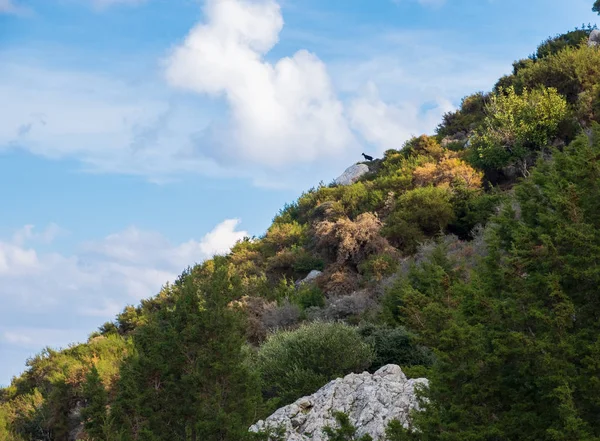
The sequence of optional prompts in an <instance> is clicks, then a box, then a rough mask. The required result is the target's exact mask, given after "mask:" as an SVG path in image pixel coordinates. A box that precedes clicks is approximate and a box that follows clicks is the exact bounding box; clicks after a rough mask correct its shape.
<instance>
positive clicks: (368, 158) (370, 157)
mask: <svg viewBox="0 0 600 441" xmlns="http://www.w3.org/2000/svg"><path fill="white" fill-rule="evenodd" d="M362 155H363V156H364V157H365V160H367V161H372V160H373V157H372V156H369V155H365V154H364V153H363V154H362Z"/></svg>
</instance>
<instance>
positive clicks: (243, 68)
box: [166, 0, 356, 168]
mask: <svg viewBox="0 0 600 441" xmlns="http://www.w3.org/2000/svg"><path fill="white" fill-rule="evenodd" d="M204 16H205V18H204V21H203V23H200V24H198V25H197V26H195V27H194V29H192V31H191V32H190V33H189V35H188V36H187V38H186V40H185V42H184V43H183V44H181V45H180V46H179V47H177V48H176V49H175V50H174V52H173V54H172V55H171V56H170V57H169V59H168V61H167V70H166V75H167V79H168V81H169V83H170V84H172V85H173V86H176V87H179V88H183V89H189V90H192V91H195V92H198V93H201V94H208V95H211V96H215V97H219V96H223V97H225V99H226V100H227V103H228V104H229V108H230V111H231V120H230V121H229V123H228V124H227V125H226V126H214V127H212V128H211V133H210V136H211V137H212V139H208V138H206V137H205V138H203V139H201V140H200V141H201V142H203V143H205V146H204V147H205V148H203V150H202V151H203V152H204V153H205V154H207V155H209V156H211V157H213V158H215V159H217V160H219V161H221V162H224V163H231V162H251V163H258V164H261V165H266V166H270V167H273V168H275V167H279V166H282V165H287V164H291V163H298V162H311V161H314V160H316V159H317V158H332V157H336V156H337V157H339V156H340V155H343V154H344V153H345V152H347V151H348V150H350V149H352V148H353V147H355V146H356V144H355V141H354V137H353V134H352V132H351V131H350V128H349V127H348V124H347V121H346V119H345V117H344V107H343V105H342V103H341V102H340V101H339V100H338V99H337V97H336V95H335V92H334V90H333V86H332V82H331V79H330V77H329V74H328V73H327V69H326V67H325V64H324V63H323V62H322V61H321V60H320V59H319V58H318V57H317V56H316V55H314V54H312V53H310V52H308V51H305V50H300V51H298V52H296V53H295V54H294V55H293V56H291V57H285V58H281V59H280V60H278V61H276V62H275V63H270V62H268V61H266V60H265V58H264V57H265V55H266V54H267V53H268V52H269V51H270V50H271V49H272V48H273V46H274V45H275V44H276V43H277V42H278V39H279V33H280V32H281V29H282V28H283V18H282V16H281V11H280V7H279V5H278V4H277V3H276V2H275V1H273V0H266V1H261V2H251V1H247V0H228V1H220V0H208V2H207V4H206V6H205V14H204Z"/></svg>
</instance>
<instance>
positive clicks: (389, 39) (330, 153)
mask: <svg viewBox="0 0 600 441" xmlns="http://www.w3.org/2000/svg"><path fill="white" fill-rule="evenodd" d="M0 1H1V0H0ZM282 27H283V19H282V16H281V11H280V9H279V6H278V4H277V3H276V2H275V1H274V0H256V1H250V0H227V1H218V0H209V1H208V3H207V4H206V8H205V18H204V21H203V22H202V23H200V24H198V25H197V26H195V27H194V28H193V29H192V30H191V32H190V33H189V35H188V36H187V38H186V39H185V41H184V42H183V43H182V44H181V45H179V46H177V47H176V48H175V49H174V50H173V51H171V52H170V53H169V56H168V57H167V58H166V59H165V60H163V61H164V62H165V65H164V66H163V67H165V69H166V77H167V80H168V82H169V83H170V84H172V85H174V86H177V88H183V89H185V90H186V91H192V92H194V93H192V94H182V93H179V91H178V90H175V89H173V88H169V87H168V84H165V83H162V82H159V81H163V80H164V78H163V79H161V80H157V79H156V78H153V76H152V73H151V72H152V68H150V69H140V68H139V67H138V68H136V67H135V66H138V65H141V64H142V63H138V62H137V60H136V62H131V63H130V64H129V63H128V64H127V66H126V68H123V66H120V65H118V64H117V65H111V69H112V70H113V73H110V72H93V71H85V70H80V69H68V68H66V67H63V68H57V67H55V66H56V65H59V63H57V62H50V61H47V62H45V63H44V62H43V61H42V60H44V57H43V56H39V55H40V54H39V53H35V54H29V57H27V55H26V54H27V51H25V52H24V51H14V50H13V51H11V52H7V51H6V50H4V52H0V58H2V59H3V60H6V62H5V63H3V64H1V65H0V102H10V103H11V106H10V107H9V106H0V120H1V121H2V124H1V125H0V151H2V150H6V149H23V150H26V151H28V152H30V153H32V154H35V155H39V156H43V157H46V158H51V159H57V160H58V159H74V160H75V161H77V163H79V164H80V165H81V167H82V168H83V170H84V171H86V172H90V173H121V174H132V175H138V176H142V177H144V178H146V179H149V180H151V181H154V182H165V181H169V180H170V179H174V178H175V179H179V178H183V177H185V175H186V174H200V175H204V176H208V177H226V178H232V177H233V178H237V179H250V180H251V181H252V182H253V183H254V184H255V185H259V186H264V187H275V188H285V187H287V188H290V187H293V188H295V189H300V188H306V187H308V186H311V185H314V184H315V183H316V182H318V181H320V180H324V181H326V182H329V181H330V180H332V179H333V178H334V177H335V175H336V174H337V173H338V172H339V170H343V169H344V168H346V167H347V165H348V164H349V163H351V162H353V161H355V160H357V159H360V152H361V151H365V152H370V151H375V150H381V149H383V148H384V147H383V146H384V145H385V146H394V147H397V146H399V145H401V144H402V142H403V141H405V140H406V138H407V137H409V136H410V135H412V134H418V133H421V132H430V131H432V130H433V129H434V128H435V126H436V125H437V124H438V123H439V118H438V116H440V111H441V110H443V109H447V108H448V106H447V103H448V102H452V103H454V104H457V103H458V101H459V99H460V98H461V97H462V96H463V95H465V94H466V93H471V92H473V91H476V90H478V89H479V90H489V88H491V86H492V85H493V82H494V80H495V79H496V78H498V77H499V75H500V74H502V73H504V72H505V71H506V69H507V68H510V61H511V60H512V57H511V58H509V59H507V60H504V61H503V62H499V61H498V60H495V59H493V58H491V56H486V55H485V54H480V53H464V52H461V53H458V52H456V50H454V47H455V46H456V45H455V42H456V41H457V39H459V36H457V35H448V34H447V33H446V32H445V31H442V30H436V31H435V32H430V31H426V30H421V31H415V30H411V31H398V30H395V31H387V30H369V31H368V33H365V34H360V33H357V35H355V36H354V38H353V39H351V40H349V41H348V40H340V41H336V40H333V39H331V38H329V37H327V39H325V40H324V41H322V42H319V36H318V35H314V36H312V37H311V38H312V39H311V40H310V41H309V42H306V43H308V44H313V45H314V46H316V47H320V48H322V50H323V51H324V52H325V53H329V54H330V56H331V54H333V56H331V59H330V60H329V61H328V63H327V68H326V66H325V64H324V62H323V61H321V60H320V59H319V58H317V56H316V55H314V54H311V53H309V52H307V51H304V50H301V51H298V52H297V53H295V54H294V55H292V56H291V57H284V58H281V59H278V60H275V61H274V62H269V61H267V55H268V53H269V51H270V50H271V48H272V47H273V46H274V45H275V44H277V42H278V39H279V34H280V31H281V29H282ZM453 42H454V43H453ZM303 44H304V42H302V41H300V42H298V41H297V42H295V45H296V46H299V47H302V45H303ZM47 52H49V51H47ZM51 52H52V53H53V54H59V55H60V56H62V57H65V58H66V59H69V58H70V56H69V54H68V53H66V54H64V53H63V52H61V51H57V50H56V49H53V50H52V51H51ZM24 54H25V55H24ZM71 55H72V54H71ZM74 58H77V59H78V60H79V59H85V57H83V56H81V54H77V56H76V57H74ZM153 61H154V60H153ZM143 64H148V63H147V60H146V62H144V63H143ZM62 65H68V63H62ZM150 66H152V64H151V63H150ZM119 69H120V71H121V72H126V75H127V76H123V75H119V74H116V73H114V71H117V70H119ZM148 72H150V73H148ZM32 85H33V86H32ZM369 85H371V86H369ZM372 85H374V86H375V89H377V91H378V95H379V98H377V99H375V98H373V95H374V94H373V93H371V92H369V90H372V89H373V86H372ZM365 91H366V92H365ZM375 95H377V94H375ZM219 97H220V98H219ZM223 102H224V103H225V104H227V106H226V108H225V109H223V106H222V104H223ZM432 106H433V107H434V109H433V110H431V111H428V112H423V111H422V109H423V107H427V108H429V107H432ZM227 111H228V114H225V115H224V112H227ZM227 116H229V118H228V117H227ZM363 141H364V142H363ZM360 144H365V145H363V146H360Z"/></svg>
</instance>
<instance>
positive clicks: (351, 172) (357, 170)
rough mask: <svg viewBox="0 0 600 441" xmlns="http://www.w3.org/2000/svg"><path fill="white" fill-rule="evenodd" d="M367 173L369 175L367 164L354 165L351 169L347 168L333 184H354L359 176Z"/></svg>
mask: <svg viewBox="0 0 600 441" xmlns="http://www.w3.org/2000/svg"><path fill="white" fill-rule="evenodd" d="M367 173H369V166H368V165H367V164H354V165H353V166H352V167H348V168H347V169H346V171H345V172H344V173H342V175H341V176H340V177H339V178H337V179H336V180H335V181H334V183H335V184H337V185H350V184H354V183H355V182H356V181H358V180H359V179H360V177H361V176H363V175H365V174H367Z"/></svg>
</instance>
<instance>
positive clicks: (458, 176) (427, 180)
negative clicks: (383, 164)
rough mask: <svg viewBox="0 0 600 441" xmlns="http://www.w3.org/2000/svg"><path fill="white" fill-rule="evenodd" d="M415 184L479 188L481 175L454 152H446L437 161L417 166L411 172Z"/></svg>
mask: <svg viewBox="0 0 600 441" xmlns="http://www.w3.org/2000/svg"><path fill="white" fill-rule="evenodd" d="M413 176H414V180H415V184H416V185H417V186H421V187H423V186H427V185H434V186H436V187H451V186H452V187H454V186H463V187H466V188H469V189H478V188H481V179H482V178H483V175H482V173H481V172H478V171H476V170H475V169H473V167H471V166H470V165H469V164H467V163H466V162H464V161H463V160H462V159H460V158H457V157H456V154H449V153H446V154H445V155H444V156H443V157H442V158H441V159H440V161H439V162H437V163H432V162H429V163H427V164H424V165H422V166H420V167H417V168H416V169H415V171H414V173H413Z"/></svg>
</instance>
